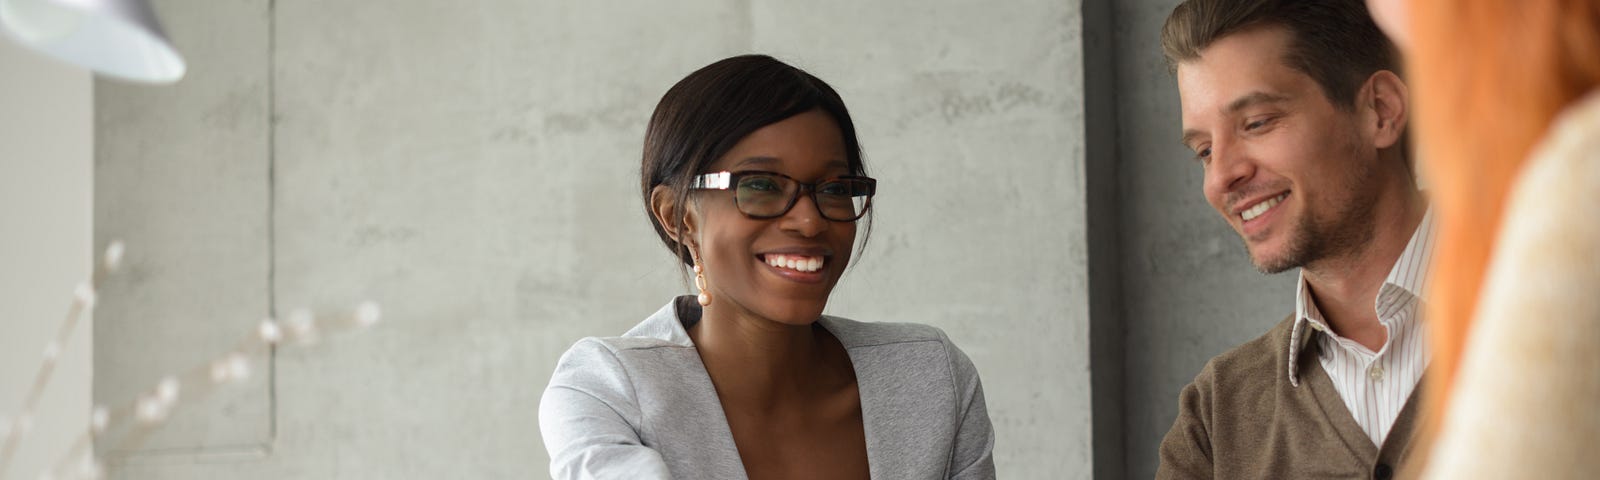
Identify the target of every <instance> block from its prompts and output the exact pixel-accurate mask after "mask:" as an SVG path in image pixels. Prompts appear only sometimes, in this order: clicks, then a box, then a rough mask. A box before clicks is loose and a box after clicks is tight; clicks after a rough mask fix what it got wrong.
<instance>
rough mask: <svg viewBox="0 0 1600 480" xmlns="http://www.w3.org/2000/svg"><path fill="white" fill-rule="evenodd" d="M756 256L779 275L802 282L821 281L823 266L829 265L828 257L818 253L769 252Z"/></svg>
mask: <svg viewBox="0 0 1600 480" xmlns="http://www.w3.org/2000/svg"><path fill="white" fill-rule="evenodd" d="M756 258H757V260H760V261H761V263H763V264H765V265H766V266H767V268H768V269H771V270H772V271H773V273H776V274H778V276H780V277H783V278H787V279H789V280H793V281H796V282H800V283H819V282H821V281H822V280H823V274H822V272H823V267H826V266H827V265H828V257H827V256H818V255H799V254H791V253H767V254H761V255H757V256H756Z"/></svg>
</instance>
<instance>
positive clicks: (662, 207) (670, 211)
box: [650, 185, 698, 247]
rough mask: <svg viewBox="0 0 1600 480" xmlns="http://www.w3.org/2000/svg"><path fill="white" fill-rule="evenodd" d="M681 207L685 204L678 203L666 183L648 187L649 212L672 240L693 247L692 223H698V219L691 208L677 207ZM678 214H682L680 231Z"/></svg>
mask: <svg viewBox="0 0 1600 480" xmlns="http://www.w3.org/2000/svg"><path fill="white" fill-rule="evenodd" d="M683 207H685V206H684V205H679V204H678V197H677V195H674V194H673V192H672V189H670V188H667V186H666V185H656V187H655V188H652V189H650V213H651V214H652V215H655V216H656V222H657V223H660V224H661V229H662V230H665V231H666V232H667V236H668V237H671V238H672V241H674V242H678V243H679V244H682V245H686V246H690V247H693V246H694V243H695V242H694V230H695V227H694V225H695V224H696V223H698V219H697V218H695V211H694V209H693V208H685V209H684V210H683V211H681V212H680V210H679V208H683ZM680 215H682V218H683V227H684V230H685V231H682V232H680V231H678V227H679V225H678V218H679V216H680Z"/></svg>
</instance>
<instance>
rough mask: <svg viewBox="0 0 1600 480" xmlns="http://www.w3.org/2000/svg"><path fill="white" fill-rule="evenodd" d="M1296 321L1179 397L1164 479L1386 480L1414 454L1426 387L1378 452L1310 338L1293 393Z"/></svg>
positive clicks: (1206, 372) (1211, 365)
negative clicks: (1291, 360)
mask: <svg viewBox="0 0 1600 480" xmlns="http://www.w3.org/2000/svg"><path fill="white" fill-rule="evenodd" d="M1293 326H1294V316H1293V315H1291V316H1290V317H1289V318H1287V319H1284V321H1283V322H1280V323H1279V324H1278V326H1276V327H1273V329H1272V331H1270V332H1267V333H1266V335H1262V336H1261V337H1260V338H1257V339H1255V340H1251V341H1250V342H1249V343H1245V344H1244V345H1240V346H1238V347H1236V348H1234V349H1233V350H1230V351H1228V352H1227V353H1224V354H1222V355H1218V356H1217V357H1216V358H1213V359H1211V361H1210V362H1207V363H1206V367H1205V369H1203V370H1201V371H1200V375H1198V376H1196V377H1195V379H1194V382H1192V383H1190V384H1189V385H1188V386H1185V387H1184V388H1183V393H1182V394H1180V395H1179V396H1178V408H1179V410H1178V420H1177V421H1176V422H1173V424H1172V430H1169V431H1167V436H1166V438H1165V439H1163V440H1162V441H1161V467H1160V468H1159V469H1158V470H1157V471H1156V478H1158V479H1188V478H1222V479H1241V478H1271V479H1301V478H1378V479H1387V478H1390V477H1392V476H1393V475H1394V473H1395V472H1396V471H1398V467H1399V464H1400V462H1401V461H1403V460H1404V459H1405V458H1406V457H1407V454H1408V453H1409V451H1410V448H1409V446H1410V444H1411V439H1412V431H1413V420H1414V419H1415V418H1416V416H1417V415H1416V409H1417V408H1418V404H1420V403H1421V400H1420V399H1419V398H1418V396H1419V395H1418V393H1417V392H1421V391H1422V388H1421V386H1419V387H1418V388H1417V389H1416V390H1415V391H1413V393H1412V394H1411V398H1410V399H1408V400H1407V401H1406V406H1405V408H1403V409H1402V410H1401V411H1400V416H1399V417H1398V418H1396V419H1395V423H1394V427H1393V428H1391V429H1390V431H1389V436H1388V437H1387V440H1385V441H1384V445H1383V449H1382V450H1379V449H1378V447H1377V446H1375V445H1373V444H1372V440H1371V439H1370V437H1368V436H1367V434H1366V433H1365V432H1363V431H1362V430H1361V426H1360V425H1358V424H1356V421H1355V418H1354V417H1352V416H1351V415H1350V411H1349V410H1348V409H1346V408H1345V406H1344V402H1343V401H1342V400H1341V399H1340V398H1339V392H1338V391H1337V390H1335V389H1334V387H1333V382H1332V381H1330V380H1329V379H1328V374H1327V373H1326V372H1324V371H1323V370H1322V364H1321V362H1319V361H1317V350H1318V347H1317V343H1318V342H1313V341H1310V339H1311V337H1312V335H1313V334H1314V332H1313V331H1312V330H1311V329H1309V328H1302V329H1301V331H1302V334H1301V335H1300V338H1297V339H1294V340H1295V341H1297V342H1300V346H1299V353H1298V356H1299V358H1296V359H1295V361H1296V362H1298V363H1299V368H1298V370H1299V376H1300V378H1299V380H1300V382H1299V383H1300V386H1298V387H1296V386H1294V385H1292V384H1290V383H1289V363H1288V362H1289V341H1290V339H1289V336H1290V332H1291V330H1292V328H1293Z"/></svg>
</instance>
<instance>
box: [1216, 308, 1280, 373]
mask: <svg viewBox="0 0 1600 480" xmlns="http://www.w3.org/2000/svg"><path fill="white" fill-rule="evenodd" d="M1293 329H1294V316H1293V315H1290V316H1288V317H1287V318H1284V319H1283V320H1282V321H1279V322H1278V324H1277V325H1276V326H1273V327H1272V329H1271V330H1268V331H1267V332H1266V333H1263V334H1261V336H1259V337H1256V338H1255V339H1254V340H1250V341H1248V342H1245V343H1243V344H1240V345H1239V346H1236V347H1233V348H1232V349H1229V350H1228V351H1226V352H1223V353H1222V354H1221V355H1217V356H1216V357H1213V358H1212V359H1211V361H1210V362H1208V363H1207V364H1206V372H1205V374H1209V375H1202V376H1209V377H1211V378H1210V380H1211V381H1212V382H1213V383H1216V384H1220V385H1221V386H1222V388H1231V387H1232V386H1239V387H1248V386H1249V385H1261V386H1265V385H1272V384H1273V383H1275V382H1276V381H1278V380H1287V377H1288V369H1289V363H1288V358H1289V337H1290V334H1291V333H1292V332H1293Z"/></svg>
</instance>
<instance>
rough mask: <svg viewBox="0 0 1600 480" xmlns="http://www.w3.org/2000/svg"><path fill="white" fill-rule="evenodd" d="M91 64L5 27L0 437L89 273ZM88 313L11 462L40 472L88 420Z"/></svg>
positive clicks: (0, 67)
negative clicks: (50, 53) (21, 40)
mask: <svg viewBox="0 0 1600 480" xmlns="http://www.w3.org/2000/svg"><path fill="white" fill-rule="evenodd" d="M92 98H93V92H92V90H91V89H90V77H89V73H88V72H87V71H84V70H82V69H78V68H75V67H72V66H69V65H66V64H63V63H58V62H56V61H54V60H50V59H48V58H46V57H43V56H41V55H38V54H35V53H33V52H32V51H31V50H26V49H24V48H23V47H22V46H21V45H20V44H17V43H15V42H13V41H12V40H11V39H10V38H8V37H3V36H0V266H3V268H0V442H3V441H4V440H3V439H4V437H5V435H4V433H3V430H5V428H4V425H5V424H9V423H10V422H11V420H12V419H13V415H16V414H17V412H18V410H20V409H21V408H22V402H23V398H24V396H25V395H26V394H27V392H28V390H29V387H30V386H31V385H33V382H34V377H35V375H36V373H37V372H38V370H39V363H40V360H41V353H42V352H43V351H44V348H45V344H46V343H48V342H51V341H54V340H55V338H56V335H57V331H58V329H60V328H61V322H62V320H63V318H64V316H65V315H66V313H67V307H68V305H69V304H70V303H71V301H72V292H73V289H74V287H75V286H76V285H77V284H78V283H79V282H82V281H85V280H88V278H89V274H90V258H91V257H92V255H91V253H90V250H89V239H90V201H91V195H92V194H93V192H92V188H93V182H92V179H93V177H92V176H91V165H92V163H93V162H92V155H93V149H92V145H93V140H94V122H93V116H92V115H93V112H92V110H91V108H92V107H91V103H92ZM89 316H90V315H89V314H88V313H86V314H85V316H84V317H83V318H82V320H81V321H80V323H78V327H77V331H76V333H75V334H74V335H73V337H72V338H71V340H70V341H69V342H67V343H66V344H65V345H63V346H62V349H61V357H60V360H59V362H58V363H57V367H56V370H55V373H54V376H53V377H51V381H50V384H49V386H48V389H47V390H45V394H44V396H43V397H40V400H39V404H38V409H37V411H36V412H35V416H34V421H33V424H34V427H33V429H32V432H33V433H32V434H30V435H29V436H27V437H26V438H25V439H24V440H23V442H22V444H21V448H19V449H18V450H17V452H16V454H17V457H16V460H15V461H14V462H13V463H12V464H11V465H10V467H9V468H8V469H7V471H6V475H8V476H11V477H15V478H34V477H36V476H37V475H38V474H39V472H41V471H43V469H45V468H48V467H49V466H50V465H51V464H52V463H53V462H55V461H56V460H58V459H60V458H62V456H63V455H65V454H66V451H67V447H68V445H69V444H70V443H71V442H72V441H74V440H76V439H77V438H78V435H79V434H81V433H83V431H84V428H85V427H86V426H87V425H88V420H89V415H88V412H89V408H90V407H89V398H90V393H89V387H90V374H91V372H92V368H91V367H92V364H91V358H93V353H94V351H93V349H92V348H91V347H92V346H93V345H92V344H91V342H90V339H91V338H92V337H93V333H94V329H93V325H91V324H90V321H89Z"/></svg>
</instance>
